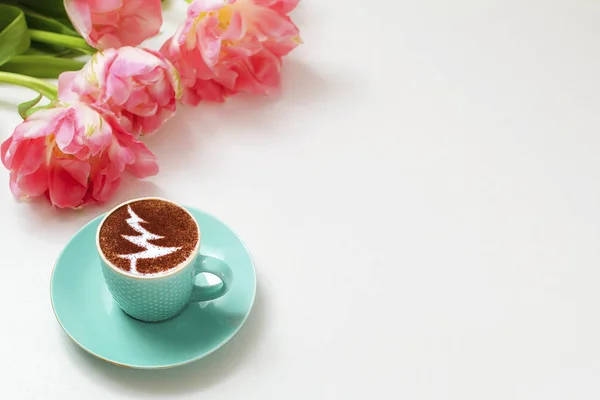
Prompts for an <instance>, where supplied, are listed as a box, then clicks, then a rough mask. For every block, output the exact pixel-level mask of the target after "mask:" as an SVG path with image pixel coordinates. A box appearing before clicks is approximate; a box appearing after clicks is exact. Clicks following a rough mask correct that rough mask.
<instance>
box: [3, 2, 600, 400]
mask: <svg viewBox="0 0 600 400" xmlns="http://www.w3.org/2000/svg"><path fill="white" fill-rule="evenodd" d="M172 2H176V0H172ZM179 11H181V10H179ZM167 14H168V15H167V19H168V20H169V21H171V22H173V21H177V20H178V19H182V17H183V15H182V14H178V13H177V12H176V10H171V11H170V12H168V13H167ZM292 16H293V18H294V20H295V21H296V23H297V24H298V25H299V27H300V28H301V32H302V37H303V39H304V42H305V44H304V45H303V46H301V47H300V48H299V49H298V50H297V51H295V52H293V53H292V55H291V56H290V57H289V58H287V59H286V60H285V65H284V72H283V74H284V77H283V81H284V85H283V92H282V94H281V96H279V97H276V98H257V97H250V96H246V97H242V96H240V97H238V98H235V99H232V100H231V101H229V102H227V104H224V105H214V104H205V105H201V106H200V107H198V108H182V109H181V110H180V111H179V112H178V114H177V116H176V117H175V118H173V119H172V120H171V121H169V122H168V123H167V124H166V125H165V127H164V129H162V130H161V131H160V132H159V133H157V134H156V136H155V137H153V138H152V139H151V140H149V141H148V145H149V146H150V147H151V148H152V149H153V150H154V151H155V153H156V154H157V156H158V159H159V161H160V167H161V173H160V174H159V175H158V176H156V177H154V178H152V179H148V180H146V181H134V180H127V181H126V182H125V184H124V185H123V187H122V189H121V190H120V191H119V192H118V194H117V196H116V197H115V198H114V199H113V200H112V201H110V203H109V204H106V205H104V206H101V207H89V208H86V209H85V210H83V211H78V212H72V211H67V212H64V211H62V212H61V211H58V210H52V209H50V208H49V207H48V206H47V205H46V204H44V203H41V204H40V203H35V204H18V203H17V202H15V201H14V199H13V198H12V196H11V194H10V192H9V189H8V182H7V181H8V174H7V172H6V171H5V170H4V169H1V172H0V180H1V182H2V186H1V188H0V189H1V190H0V218H1V222H0V240H1V243H2V257H1V259H0V260H1V261H0V264H1V268H2V272H1V278H0V310H1V311H2V314H1V315H2V323H1V329H0V398H2V399H49V398H57V399H58V398H60V399H82V398H86V399H87V398H94V399H96V398H98V399H108V398H123V399H126V398H161V399H164V398H182V399H201V398H202V399H228V400H229V399H246V400H249V399H261V400H262V399H277V400H279V399H286V400H289V399H299V400H304V399H340V400H342V399H349V398H353V399H354V398H355V399H363V398H382V399H428V400H429V399H431V400H433V399H435V400H439V399H453V400H466V399H469V400H470V399H474V400H475V399H477V400H480V399H486V400H492V399H498V400H507V399H524V400H525V399H526V400H531V399H542V400H554V399H568V400H575V399H598V398H599V397H600V379H598V377H599V374H600V312H599V308H600V246H599V239H600V210H599V200H600V133H599V132H598V127H599V122H600V117H599V115H600V77H599V76H600V30H599V28H598V21H599V20H600V7H599V6H598V2H597V1H593V0H573V1H548V0H530V1H522V0H488V1H476V0H456V1H454V2H447V1H441V0H429V1H414V0H412V1H404V0H396V1H391V0H390V1H380V2H369V1H362V0H344V1H343V0H329V1H321V0H305V1H304V2H303V3H301V5H300V6H299V8H298V9H297V10H296V11H294V12H293V14H292ZM173 23H174V22H173ZM173 27H174V25H173V24H170V25H168V26H167V27H166V28H165V32H164V33H163V35H162V36H161V37H159V38H157V39H156V40H154V41H153V42H152V43H153V45H154V46H157V43H160V42H161V41H162V40H164V39H165V38H166V37H167V35H168V34H169V33H170V32H172V29H173ZM29 98H31V93H30V92H28V91H27V90H21V89H16V90H15V89H12V88H8V87H6V86H2V87H1V88H0V105H1V111H0V121H2V123H1V125H0V135H1V136H2V137H3V138H4V137H7V136H8V135H9V134H10V133H11V131H12V129H13V128H14V126H15V125H16V124H17V123H18V122H19V121H20V118H19V116H18V114H17V113H16V110H15V109H16V105H17V104H18V103H19V102H20V101H24V100H27V99H29ZM146 195H158V196H163V197H167V198H170V199H173V200H175V201H179V202H183V203H187V204H190V205H194V206H197V207H200V208H202V209H204V210H206V211H208V212H210V213H213V214H214V215H216V216H218V217H219V218H221V219H223V220H224V221H226V222H227V223H228V224H230V225H231V226H233V227H234V229H236V230H237V231H238V232H239V233H240V234H241V236H242V237H243V239H244V240H245V241H246V243H247V244H248V246H249V248H250V249H251V251H252V253H253V256H254V258H255V261H256V268H257V271H258V294H257V300H256V305H255V309H254V310H253V312H252V314H251V316H250V318H249V320H248V322H247V325H246V326H245V327H244V328H243V329H242V330H241V331H240V332H239V334H238V336H237V337H235V338H234V339H233V340H232V342H230V343H229V344H228V345H226V346H225V347H224V348H222V349H221V350H219V351H218V352H216V353H214V354H213V355H211V356H209V357H208V358H206V359H204V360H201V361H200V362H197V363H195V364H192V365H189V366H186V367H181V368H177V369H173V370H166V371H155V372H148V371H135V370H126V369H122V368H119V367H115V366H112V365H109V364H106V363H104V362H102V361H99V360H96V359H94V358H92V357H91V356H89V355H87V354H85V353H84V352H82V351H80V350H79V349H78V348H77V347H76V346H75V345H74V344H73V343H71V341H70V340H69V339H68V337H67V336H66V335H65V334H64V333H63V332H62V330H61V329H60V327H59V325H58V324H57V323H56V320H55V318H54V315H53V313H52V309H51V306H50V300H49V281H50V274H51V269H52V264H53V262H54V260H55V258H56V256H57V255H58V253H59V251H60V250H61V248H62V247H63V246H64V245H65V243H66V242H67V241H68V239H69V238H70V237H71V236H72V235H73V234H74V233H75V232H76V231H77V230H78V229H79V228H80V227H82V226H83V225H84V224H85V223H86V222H88V221H89V220H90V219H92V218H94V217H95V216H97V215H98V214H100V213H102V212H104V211H106V210H107V209H109V208H110V207H112V206H114V205H116V204H117V203H119V202H121V201H124V200H126V199H129V198H132V197H139V196H146Z"/></svg>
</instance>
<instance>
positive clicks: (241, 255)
mask: <svg viewBox="0 0 600 400" xmlns="http://www.w3.org/2000/svg"><path fill="white" fill-rule="evenodd" d="M186 208H187V209H188V210H189V211H190V212H191V213H192V215H194V217H195V218H196V220H197V221H198V223H199V224H200V230H201V232H202V243H201V246H200V253H202V254H205V255H208V256H212V257H217V258H220V259H222V260H223V261H225V262H226V263H227V264H228V265H229V266H230V267H231V269H232V270H233V275H234V278H233V283H232V285H231V289H230V290H229V292H228V293H227V294H226V295H225V296H223V297H221V298H219V299H217V300H213V301H211V302H206V303H192V304H190V305H188V306H187V308H186V309H185V310H184V311H183V312H182V313H181V314H179V315H178V316H176V317H174V318H172V319H170V320H168V321H165V322H158V323H146V322H140V321H137V320H135V319H133V318H131V317H129V316H127V315H126V314H125V313H124V312H123V311H122V310H121V309H120V308H119V306H117V304H116V303H115V302H114V301H113V299H112V297H111V295H110V293H109V291H108V288H107V287H106V284H105V283H104V278H103V276H102V269H101V268H100V261H99V258H98V254H97V252H96V247H95V235H96V229H97V228H98V224H99V223H100V221H101V220H102V216H100V217H98V218H96V219H94V220H93V221H91V222H89V223H88V224H87V225H86V226H84V227H83V228H82V229H81V230H80V231H79V232H77V234H76V235H75V236H74V237H73V238H72V239H71V241H70V242H69V243H68V244H67V246H66V247H65V248H64V249H63V251H62V253H61V254H60V256H59V257H58V260H57V261H56V265H55V266H54V271H53V273H52V282H51V288H50V290H51V298H52V307H53V309H54V313H55V315H56V319H57V320H58V322H59V323H60V325H61V326H62V328H63V329H64V330H65V332H66V333H67V334H68V335H69V336H70V337H71V339H73V341H74V342H75V343H77V344H78V345H79V346H80V347H81V348H82V349H84V350H85V351H87V352H88V353H90V354H92V355H94V356H96V357H98V358H100V359H102V360H105V361H108V362H110V363H113V364H117V365H121V366H124V367H131V368H141V369H156V368H169V367H177V366H180V365H184V364H188V363H190V362H193V361H196V360H199V359H201V358H202V357H205V356H207V355H209V354H210V353H212V352H213V351H215V350H217V349H218V348H220V347H221V346H223V345H224V344H225V343H227V341H229V339H231V338H232V337H233V336H234V335H235V334H236V333H237V331H238V330H239V329H240V328H241V327H242V325H243V324H244V322H245V321H246V318H247V317H248V314H249V313H250V309H251V308H252V304H253V302H254V295H255V293H256V274H255V271H254V265H253V263H252V258H251V256H250V253H249V252H248V249H246V247H245V246H244V244H243V243H242V241H241V240H240V238H239V237H238V236H237V235H236V234H235V233H234V232H233V231H232V230H231V229H230V228H229V227H228V226H226V225H225V224H224V223H223V222H221V221H219V220H218V219H216V218H215V217H213V216H211V215H209V214H206V213H204V212H202V211H200V210H197V209H195V208H191V207H186ZM197 279H199V280H200V281H197V283H199V284H203V282H204V284H205V283H206V282H207V280H206V278H205V277H204V276H203V275H202V274H201V275H199V276H198V278H197Z"/></svg>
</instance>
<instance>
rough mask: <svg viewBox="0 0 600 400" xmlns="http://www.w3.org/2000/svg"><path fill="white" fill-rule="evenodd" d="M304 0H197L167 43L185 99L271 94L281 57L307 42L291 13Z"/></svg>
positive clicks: (277, 81)
mask: <svg viewBox="0 0 600 400" xmlns="http://www.w3.org/2000/svg"><path fill="white" fill-rule="evenodd" d="M297 3H298V0H196V1H194V2H193V3H192V4H191V5H190V7H189V8H188V14H187V19H186V22H185V24H184V25H183V26H182V27H181V28H180V29H179V30H178V31H177V32H176V33H175V35H174V36H173V37H172V38H170V39H169V40H168V41H167V42H166V43H165V44H164V45H163V47H162V49H161V52H162V53H163V54H165V56H166V57H167V58H168V59H169V60H170V61H171V62H172V63H173V64H174V65H175V67H176V68H177V69H178V70H179V73H180V75H181V80H182V84H183V86H184V96H183V101H184V102H185V103H189V104H194V105H195V104H198V102H200V101H202V100H207V101H223V100H224V98H225V97H226V96H227V95H231V94H235V93H238V92H247V93H256V94H270V93H273V92H276V91H277V90H278V88H279V86H280V82H281V74H280V70H281V57H282V56H285V55H286V54H288V53H289V52H290V51H292V50H293V49H294V48H296V46H298V45H299V44H300V43H301V41H300V38H299V32H298V28H297V27H296V25H294V23H293V22H292V21H291V20H290V18H289V17H288V16H287V15H285V13H286V12H289V11H290V10H291V9H293V8H294V7H295V6H296V4H297Z"/></svg>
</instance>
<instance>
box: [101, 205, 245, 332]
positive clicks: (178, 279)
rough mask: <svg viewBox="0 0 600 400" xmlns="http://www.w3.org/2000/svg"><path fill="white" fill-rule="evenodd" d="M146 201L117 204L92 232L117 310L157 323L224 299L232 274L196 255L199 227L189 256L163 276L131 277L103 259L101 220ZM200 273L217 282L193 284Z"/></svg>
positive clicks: (221, 264)
mask: <svg viewBox="0 0 600 400" xmlns="http://www.w3.org/2000/svg"><path fill="white" fill-rule="evenodd" d="M146 199H156V198H144V199H134V200H130V201H127V202H125V203H123V204H120V205H118V206H117V207H115V208H114V209H112V210H111V211H110V212H108V213H107V214H106V216H105V217H104V219H103V220H102V222H101V223H100V225H99V226H98V230H97V232H96V250H97V252H98V254H99V256H100V264H101V267H102V273H103V275H104V280H105V281H106V285H107V286H108V290H109V291H110V293H111V295H112V297H113V299H114V300H115V302H116V303H117V304H118V305H119V307H120V308H121V309H122V310H123V311H124V312H125V313H126V314H128V315H129V316H131V317H133V318H135V319H138V320H140V321H145V322H158V321H163V320H166V319H169V318H171V317H173V316H175V315H177V314H179V312H181V311H183V309H184V308H185V307H186V306H187V305H188V304H190V303H194V302H203V301H210V300H214V299H217V298H219V297H221V296H224V295H225V294H226V293H227V291H228V290H229V288H230V287H231V283H232V281H233V273H232V271H231V268H229V266H228V265H227V264H225V263H224V262H223V261H221V260H219V259H217V258H214V257H209V256H205V255H202V254H200V242H201V235H200V232H201V231H200V228H199V227H198V232H199V235H198V243H197V244H196V248H195V249H194V251H193V252H192V254H191V255H190V257H189V258H188V259H187V260H186V261H185V262H183V263H182V264H180V265H179V266H177V267H175V268H173V269H171V270H168V271H167V272H165V273H163V274H158V275H133V274H131V273H128V272H125V271H123V270H121V269H119V268H117V267H116V266H115V265H113V264H112V263H111V262H110V261H109V260H107V259H106V257H105V256H104V254H103V253H102V251H101V250H100V228H102V225H103V224H104V221H106V218H107V217H108V216H109V215H110V214H111V213H112V212H114V211H115V210H116V209H118V208H119V207H121V206H123V205H126V204H128V203H131V202H134V201H139V200H146ZM158 200H163V201H168V200H164V199H158ZM171 203H172V202H171ZM173 204H175V203H173ZM175 205H177V204H175ZM177 206H179V205H177ZM179 207H180V208H182V209H184V208H183V207H181V206H179ZM184 210H185V209H184ZM185 211H186V212H188V211H187V210H185ZM188 214H189V212H188ZM190 216H191V217H192V219H193V220H194V222H196V226H198V222H197V221H196V220H195V219H194V217H193V216H192V215H191V214H190ZM203 272H206V273H210V274H213V275H215V276H217V277H218V278H219V279H220V280H221V282H220V283H219V284H216V285H210V286H198V285H196V276H197V275H198V274H200V273H203Z"/></svg>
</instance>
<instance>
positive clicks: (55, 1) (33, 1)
mask: <svg viewBox="0 0 600 400" xmlns="http://www.w3.org/2000/svg"><path fill="white" fill-rule="evenodd" d="M18 3H19V4H21V5H23V6H25V7H27V8H28V9H30V10H33V11H35V12H38V13H40V14H42V15H46V16H48V17H51V18H54V19H60V20H61V21H64V20H66V21H68V20H69V16H68V15H67V11H66V10H65V5H64V0H18Z"/></svg>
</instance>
